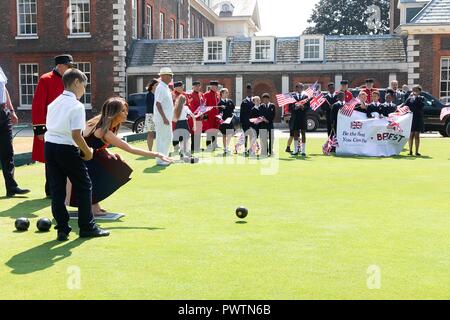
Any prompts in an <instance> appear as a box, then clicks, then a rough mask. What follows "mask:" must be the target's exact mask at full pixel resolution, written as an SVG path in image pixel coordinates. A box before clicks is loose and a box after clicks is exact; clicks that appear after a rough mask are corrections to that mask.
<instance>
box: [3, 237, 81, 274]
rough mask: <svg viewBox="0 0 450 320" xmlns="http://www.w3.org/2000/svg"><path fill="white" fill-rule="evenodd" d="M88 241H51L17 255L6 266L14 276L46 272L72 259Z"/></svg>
mask: <svg viewBox="0 0 450 320" xmlns="http://www.w3.org/2000/svg"><path fill="white" fill-rule="evenodd" d="M88 240H89V239H80V238H78V239H76V240H73V241H70V242H60V241H56V240H53V241H49V242H46V243H44V244H41V245H39V246H37V247H34V248H31V249H29V250H27V251H24V252H21V253H19V254H17V255H15V256H14V257H12V258H11V259H9V260H8V261H7V262H6V263H5V265H6V266H8V267H10V268H11V269H12V271H11V273H13V274H29V273H33V272H36V271H41V270H45V269H48V268H50V267H52V266H53V265H54V264H56V263H57V262H59V261H61V260H64V259H65V258H67V257H70V256H71V255H72V250H73V249H74V248H76V247H78V246H80V245H81V244H83V243H84V242H85V241H88Z"/></svg>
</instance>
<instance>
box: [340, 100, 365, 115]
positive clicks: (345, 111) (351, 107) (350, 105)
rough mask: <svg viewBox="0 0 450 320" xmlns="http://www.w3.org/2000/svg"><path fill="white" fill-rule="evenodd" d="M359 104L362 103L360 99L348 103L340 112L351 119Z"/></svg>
mask: <svg viewBox="0 0 450 320" xmlns="http://www.w3.org/2000/svg"><path fill="white" fill-rule="evenodd" d="M358 103H360V101H359V100H358V99H352V100H351V101H349V102H347V103H346V104H345V105H344V107H343V108H342V109H341V111H340V112H341V114H343V115H344V116H346V117H351V116H352V114H353V111H355V108H356V106H357V105H358Z"/></svg>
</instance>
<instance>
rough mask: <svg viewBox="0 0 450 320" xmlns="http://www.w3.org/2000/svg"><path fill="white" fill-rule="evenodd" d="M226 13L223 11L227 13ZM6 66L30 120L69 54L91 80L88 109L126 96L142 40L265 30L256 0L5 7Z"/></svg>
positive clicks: (1, 42) (16, 0) (36, 1)
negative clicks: (39, 94)
mask: <svg viewBox="0 0 450 320" xmlns="http://www.w3.org/2000/svg"><path fill="white" fill-rule="evenodd" d="M224 10H225V11H224ZM0 11H1V12H3V13H4V15H5V16H7V17H9V18H10V19H7V20H5V22H4V23H2V24H1V25H0V64H1V66H2V68H3V70H4V71H5V73H6V75H7V77H8V79H9V81H8V89H9V91H10V93H11V96H12V100H13V103H14V105H15V106H16V107H17V108H18V110H19V113H20V114H19V115H20V116H21V118H22V120H24V121H29V120H30V111H29V110H30V109H31V102H32V99H33V95H34V90H35V88H36V85H37V82H38V79H39V76H40V75H42V74H44V73H46V72H48V71H50V70H51V69H52V68H53V57H54V56H56V55H58V54H62V53H70V54H72V55H73V57H74V60H75V61H76V62H77V66H78V67H79V68H80V69H81V70H82V71H84V72H86V74H87V75H88V78H89V86H88V88H87V93H86V95H85V96H84V97H83V102H84V103H85V105H86V109H87V110H90V109H94V110H95V111H98V109H99V108H100V107H101V105H102V103H103V101H105V99H106V98H108V97H109V96H111V95H121V96H124V97H125V96H126V93H127V92H126V89H127V83H126V81H127V76H126V70H127V65H128V63H129V62H130V57H131V55H132V52H133V48H134V43H135V42H136V41H138V40H139V39H181V38H201V37H203V36H215V35H216V29H217V30H219V31H218V32H219V35H220V32H229V31H233V30H240V31H241V32H238V33H237V34H238V35H251V34H253V33H254V32H256V31H258V30H259V15H258V14H257V0H239V1H238V0H232V1H217V0H108V1H96V0H45V1H44V0H4V1H0Z"/></svg>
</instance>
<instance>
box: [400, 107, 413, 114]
mask: <svg viewBox="0 0 450 320" xmlns="http://www.w3.org/2000/svg"><path fill="white" fill-rule="evenodd" d="M410 112H411V110H409V107H408V106H399V107H398V108H397V113H398V114H399V115H401V116H403V115H405V114H407V113H410Z"/></svg>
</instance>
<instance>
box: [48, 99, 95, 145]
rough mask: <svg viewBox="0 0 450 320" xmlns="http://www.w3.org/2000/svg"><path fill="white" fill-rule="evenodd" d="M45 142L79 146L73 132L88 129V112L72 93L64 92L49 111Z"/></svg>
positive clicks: (50, 105)
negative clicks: (73, 137)
mask: <svg viewBox="0 0 450 320" xmlns="http://www.w3.org/2000/svg"><path fill="white" fill-rule="evenodd" d="M46 127H47V132H46V133H45V141H46V142H51V143H56V144H65V145H73V146H77V144H76V143H75V141H74V140H73V139H72V130H84V129H85V128H86V111H85V109H84V105H83V104H82V103H81V102H80V101H78V100H77V98H76V96H75V94H74V93H73V92H71V91H66V90H65V91H64V92H63V93H62V94H61V95H60V96H59V97H58V98H56V99H55V101H53V102H52V103H50V104H49V106H48V109H47V122H46Z"/></svg>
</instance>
